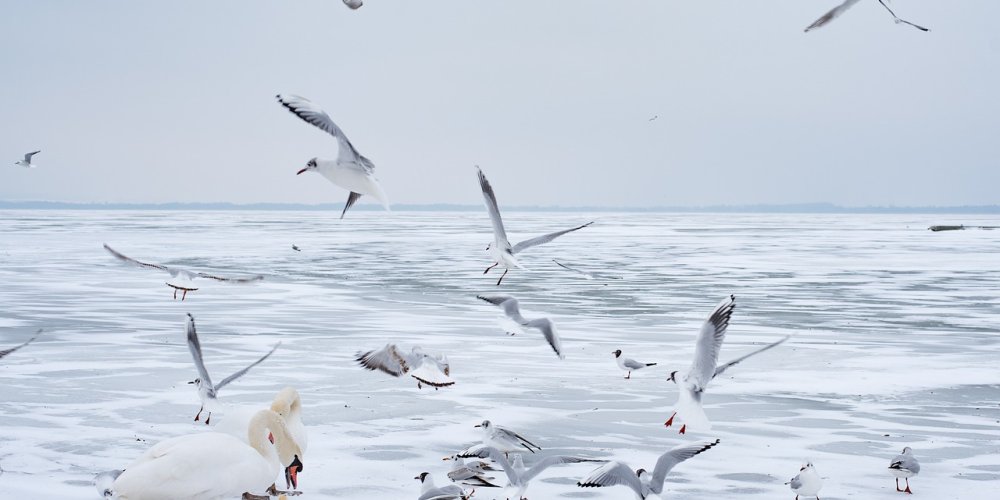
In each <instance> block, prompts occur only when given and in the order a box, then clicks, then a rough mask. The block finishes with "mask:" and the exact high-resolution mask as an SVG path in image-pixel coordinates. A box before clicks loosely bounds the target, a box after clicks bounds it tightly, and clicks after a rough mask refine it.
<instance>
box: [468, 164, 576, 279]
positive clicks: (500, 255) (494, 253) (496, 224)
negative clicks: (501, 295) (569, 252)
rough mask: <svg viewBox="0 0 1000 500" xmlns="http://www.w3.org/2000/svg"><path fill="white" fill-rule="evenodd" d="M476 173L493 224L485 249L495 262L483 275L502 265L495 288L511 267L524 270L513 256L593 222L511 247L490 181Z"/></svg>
mask: <svg viewBox="0 0 1000 500" xmlns="http://www.w3.org/2000/svg"><path fill="white" fill-rule="evenodd" d="M476 172H478V173H479V187H480V188H481V189H482V190H483V199H485V200H486V211H487V212H489V214H490V222H492V223H493V238H494V239H493V243H490V244H489V245H488V246H487V247H486V251H488V252H489V253H490V257H491V258H492V259H493V260H495V261H496V263H495V264H493V265H492V266H490V267H487V268H486V270H485V271H483V274H486V273H488V272H490V269H493V268H494V267H497V266H499V265H500V264H503V266H504V271H503V275H502V276H500V279H498V280H497V286H499V285H500V282H501V281H503V278H504V276H507V271H510V268H512V267H519V268H521V269H524V266H522V265H521V263H520V262H518V261H517V259H516V258H514V254H517V253H520V252H523V251H524V250H527V249H529V248H531V247H534V246H538V245H541V244H543V243H548V242H550V241H552V240H554V239H556V238H558V237H560V236H562V235H564V234H566V233H570V232H573V231H576V230H578V229H583V228H585V227H587V226H589V225H591V224H593V223H594V221H590V222H588V223H586V224H584V225H582V226H577V227H574V228H572V229H566V230H563V231H556V232H554V233H549V234H546V235H543V236H538V237H535V238H531V239H530V240H524V241H522V242H520V243H518V244H516V245H513V246H511V244H510V242H509V241H507V232H506V231H505V230H504V227H503V219H501V218H500V208H499V207H498V206H497V197H496V195H494V194H493V187H492V186H490V181H488V180H486V176H485V175H483V171H482V169H480V168H479V166H478V165H477V166H476Z"/></svg>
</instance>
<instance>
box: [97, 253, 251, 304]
mask: <svg viewBox="0 0 1000 500" xmlns="http://www.w3.org/2000/svg"><path fill="white" fill-rule="evenodd" d="M104 249H105V250H107V251H108V253H110V254H111V255H112V256H114V257H115V258H116V259H118V260H120V261H122V262H127V263H129V264H132V265H136V266H139V267H143V268H146V269H159V270H160V271H166V272H167V273H168V274H170V279H169V280H167V281H166V285H167V286H169V287H170V288H173V289H174V299H176V298H177V291H178V290H179V291H181V292H182V294H181V300H184V299H185V298H187V294H188V292H193V291H195V290H197V288H195V287H194V285H193V284H192V282H193V281H194V279H195V278H208V279H213V280H215V281H221V282H224V283H237V284H241V283H252V282H254V281H260V280H262V279H264V277H263V276H261V275H259V274H258V275H255V276H247V277H243V278H227V277H225V276H218V275H215V274H208V273H199V272H194V271H189V270H187V269H181V268H179V267H172V266H164V265H162V264H154V263H151V262H142V261H139V260H135V259H133V258H132V257H129V256H127V255H125V254H122V253H120V252H118V251H117V250H115V249H113V248H111V247H109V246H108V245H107V243H105V244H104Z"/></svg>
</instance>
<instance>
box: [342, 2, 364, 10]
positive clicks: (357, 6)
mask: <svg viewBox="0 0 1000 500" xmlns="http://www.w3.org/2000/svg"><path fill="white" fill-rule="evenodd" d="M344 5H346V6H348V7H350V8H351V10H358V9H360V8H361V6H362V5H364V2H362V1H361V0H344Z"/></svg>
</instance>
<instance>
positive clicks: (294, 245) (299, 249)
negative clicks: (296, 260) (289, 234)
mask: <svg viewBox="0 0 1000 500" xmlns="http://www.w3.org/2000/svg"><path fill="white" fill-rule="evenodd" d="M292 250H295V251H296V252H301V251H302V249H301V248H299V246H298V245H296V244H294V243H292Z"/></svg>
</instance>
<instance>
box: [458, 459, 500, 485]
mask: <svg viewBox="0 0 1000 500" xmlns="http://www.w3.org/2000/svg"><path fill="white" fill-rule="evenodd" d="M444 459H445V460H452V461H454V464H452V467H451V472H449V473H448V479H451V480H452V482H455V483H462V484H464V485H466V486H482V487H484V488H499V487H500V486H499V485H496V484H493V483H491V482H490V480H491V479H493V477H489V476H486V473H487V471H495V470H496V469H494V468H493V466H492V465H490V464H489V463H487V462H485V461H483V460H471V461H469V462H466V461H465V459H464V458H462V457H460V456H458V455H454V456H451V457H445V458H444Z"/></svg>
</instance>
